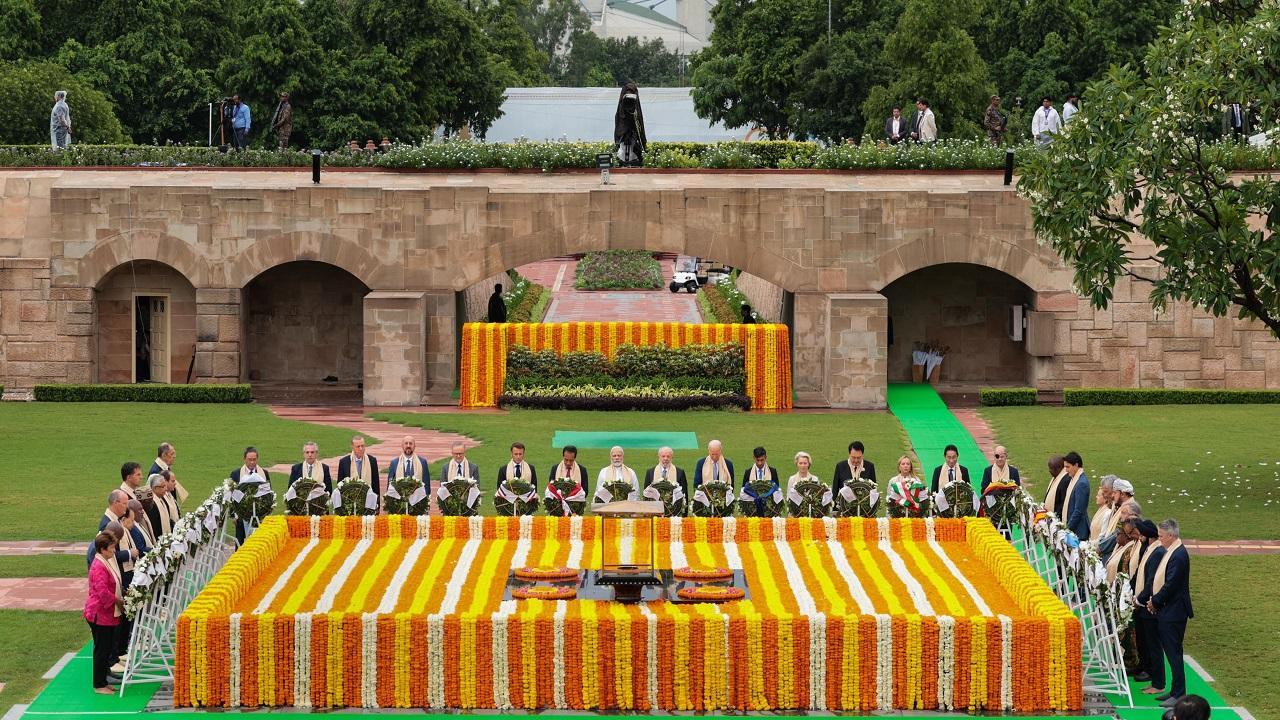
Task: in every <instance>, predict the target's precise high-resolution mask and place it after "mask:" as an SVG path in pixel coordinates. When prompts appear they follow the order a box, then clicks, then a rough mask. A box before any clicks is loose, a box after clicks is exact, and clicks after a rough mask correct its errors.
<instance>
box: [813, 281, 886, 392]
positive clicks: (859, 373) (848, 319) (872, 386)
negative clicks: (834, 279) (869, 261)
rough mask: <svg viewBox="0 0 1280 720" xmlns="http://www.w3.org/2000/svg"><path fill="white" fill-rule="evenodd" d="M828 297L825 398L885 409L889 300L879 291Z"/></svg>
mask: <svg viewBox="0 0 1280 720" xmlns="http://www.w3.org/2000/svg"><path fill="white" fill-rule="evenodd" d="M828 297H829V298H830V300H831V306H830V310H829V311H828V323H829V324H828V333H827V338H828V346H827V373H828V375H827V383H828V390H827V397H828V398H829V399H830V400H831V406H832V407H839V408H866V409H880V408H884V407H885V405H886V401H887V391H888V375H889V301H888V300H887V299H886V298H885V296H883V295H881V294H880V293H837V294H833V295H829V296H828Z"/></svg>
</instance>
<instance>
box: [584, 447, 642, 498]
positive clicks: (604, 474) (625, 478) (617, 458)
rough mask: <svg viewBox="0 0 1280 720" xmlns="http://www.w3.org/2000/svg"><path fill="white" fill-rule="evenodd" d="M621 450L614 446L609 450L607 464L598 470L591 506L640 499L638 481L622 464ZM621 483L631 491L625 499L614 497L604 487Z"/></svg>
mask: <svg viewBox="0 0 1280 720" xmlns="http://www.w3.org/2000/svg"><path fill="white" fill-rule="evenodd" d="M623 457H624V456H623V451H622V448H621V447H619V446H617V445H614V446H613V447H612V448H610V449H609V464H608V465H606V466H605V467H603V468H600V473H599V474H598V475H597V476H596V494H595V497H594V498H592V504H593V505H603V504H605V503H611V502H617V501H619V500H639V499H640V481H639V480H637V479H636V472H635V470H632V469H631V468H629V467H627V466H626V465H624V464H622V460H623ZM618 481H622V482H625V483H629V484H630V485H631V491H630V492H628V493H627V495H626V497H615V496H614V495H613V493H612V492H610V491H609V489H608V488H607V487H605V486H606V485H608V484H609V483H614V482H618Z"/></svg>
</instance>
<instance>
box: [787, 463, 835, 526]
mask: <svg viewBox="0 0 1280 720" xmlns="http://www.w3.org/2000/svg"><path fill="white" fill-rule="evenodd" d="M795 462H796V473H795V474H794V475H792V476H791V477H789V478H787V503H788V504H789V505H790V508H789V509H790V510H791V513H792V515H795V514H796V513H797V512H798V511H799V510H800V506H801V505H802V504H803V503H804V496H803V495H802V494H800V491H799V490H798V489H797V488H796V486H797V485H799V484H800V483H802V482H804V481H806V480H817V479H818V476H816V475H811V474H810V473H809V468H811V467H812V466H813V458H812V457H811V456H810V455H809V453H807V452H805V451H803V450H801V451H800V452H798V453H796V458H795ZM821 504H822V514H821V515H808V517H824V516H827V515H830V514H831V489H830V488H823V490H822V500H821Z"/></svg>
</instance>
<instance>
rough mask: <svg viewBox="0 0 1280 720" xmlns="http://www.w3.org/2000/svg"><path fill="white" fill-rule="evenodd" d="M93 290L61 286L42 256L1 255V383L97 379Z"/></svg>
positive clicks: (21, 385)
mask: <svg viewBox="0 0 1280 720" xmlns="http://www.w3.org/2000/svg"><path fill="white" fill-rule="evenodd" d="M93 334H94V322H93V290H91V289H89V288H57V287H52V286H51V283H50V263H49V261H48V260H47V259H41V258H0V385H3V386H4V392H5V394H6V395H9V396H14V397H25V396H27V395H29V393H30V390H31V388H32V387H33V386H34V385H37V384H40V383H88V382H93Z"/></svg>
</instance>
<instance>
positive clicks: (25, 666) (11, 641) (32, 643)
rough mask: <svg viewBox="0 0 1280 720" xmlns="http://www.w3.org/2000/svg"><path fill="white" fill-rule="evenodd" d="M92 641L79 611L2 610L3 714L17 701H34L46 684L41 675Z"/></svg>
mask: <svg viewBox="0 0 1280 720" xmlns="http://www.w3.org/2000/svg"><path fill="white" fill-rule="evenodd" d="M89 640H90V637H89V625H88V624H86V623H85V621H84V618H83V617H81V616H80V613H78V612H36V611H27V610H0V648H4V652H0V683H4V690H3V691H0V715H4V714H5V713H7V712H8V711H9V708H10V707H11V706H12V705H14V704H15V703H26V702H31V698H33V697H35V696H36V693H38V692H39V691H40V688H42V687H44V684H45V681H44V680H42V679H40V676H41V675H44V674H45V673H46V672H48V670H49V668H50V667H52V666H53V664H54V663H55V662H57V661H58V658H61V657H62V656H63V654H64V653H69V652H75V651H77V650H79V649H80V648H81V647H83V646H84V644H85V643H87V642H89ZM85 692H92V690H91V689H90V688H85Z"/></svg>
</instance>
